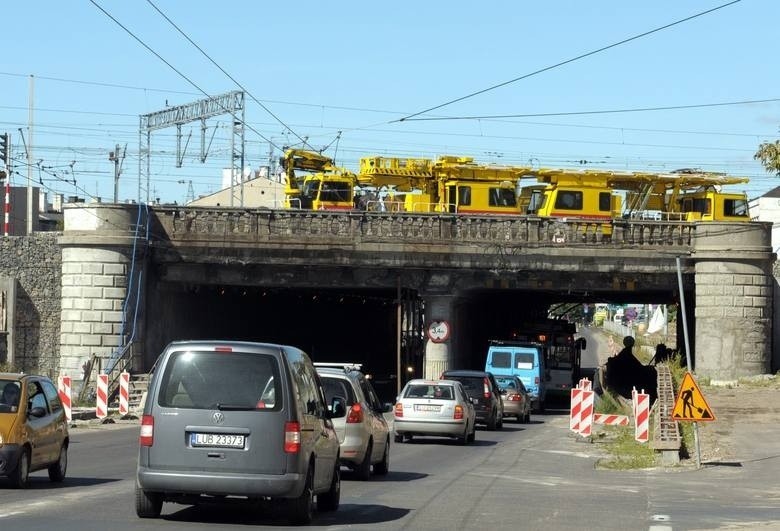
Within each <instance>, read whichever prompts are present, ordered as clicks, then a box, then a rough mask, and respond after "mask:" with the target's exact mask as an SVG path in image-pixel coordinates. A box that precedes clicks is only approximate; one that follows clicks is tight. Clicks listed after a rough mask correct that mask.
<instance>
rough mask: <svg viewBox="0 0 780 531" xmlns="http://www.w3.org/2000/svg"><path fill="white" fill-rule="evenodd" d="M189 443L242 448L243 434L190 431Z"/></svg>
mask: <svg viewBox="0 0 780 531" xmlns="http://www.w3.org/2000/svg"><path fill="white" fill-rule="evenodd" d="M190 444H191V445H192V446H214V447H220V448H243V447H244V436H243V435H229V434H224V433H191V434H190Z"/></svg>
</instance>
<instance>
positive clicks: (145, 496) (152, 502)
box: [135, 485, 163, 518]
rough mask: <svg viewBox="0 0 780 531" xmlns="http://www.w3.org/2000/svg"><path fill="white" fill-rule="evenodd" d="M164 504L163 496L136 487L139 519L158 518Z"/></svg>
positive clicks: (136, 506)
mask: <svg viewBox="0 0 780 531" xmlns="http://www.w3.org/2000/svg"><path fill="white" fill-rule="evenodd" d="M162 504H163V499H162V494H159V493H157V492H146V491H145V490H143V489H142V488H141V487H139V486H138V485H136V486H135V514H137V515H138V517H139V518H158V517H159V516H160V512H162Z"/></svg>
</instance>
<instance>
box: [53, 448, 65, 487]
mask: <svg viewBox="0 0 780 531" xmlns="http://www.w3.org/2000/svg"><path fill="white" fill-rule="evenodd" d="M67 471H68V445H66V444H63V445H62V447H61V448H60V457H59V458H58V459H57V462H56V463H52V464H51V465H49V479H50V480H52V481H53V482H55V483H60V482H62V480H64V479H65V473H66V472H67Z"/></svg>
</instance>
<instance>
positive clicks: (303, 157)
mask: <svg viewBox="0 0 780 531" xmlns="http://www.w3.org/2000/svg"><path fill="white" fill-rule="evenodd" d="M280 164H281V165H282V169H284V175H285V189H284V195H285V204H284V206H285V208H300V209H307V210H352V209H353V208H354V187H355V184H356V183H357V176H356V175H355V174H354V173H352V172H350V171H349V170H346V169H344V168H341V167H338V166H336V165H335V164H334V162H333V159H331V158H330V157H327V156H325V155H322V154H321V153H317V152H315V151H307V150H303V149H287V150H285V152H284V156H283V157H282V159H281V160H280ZM296 170H299V171H303V172H306V173H302V174H300V175H299V174H297V173H296Z"/></svg>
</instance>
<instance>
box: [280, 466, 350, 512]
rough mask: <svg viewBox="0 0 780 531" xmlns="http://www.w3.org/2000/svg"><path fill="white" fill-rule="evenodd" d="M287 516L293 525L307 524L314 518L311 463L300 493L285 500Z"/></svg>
mask: <svg viewBox="0 0 780 531" xmlns="http://www.w3.org/2000/svg"><path fill="white" fill-rule="evenodd" d="M340 486H341V485H340V484H339V487H340ZM287 518H288V519H289V520H290V523H291V524H293V525H309V524H310V523H311V521H312V519H313V518H314V470H313V469H312V467H311V465H309V470H308V472H306V483H304V485H303V492H301V495H300V496H298V497H297V498H291V499H288V500H287Z"/></svg>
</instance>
